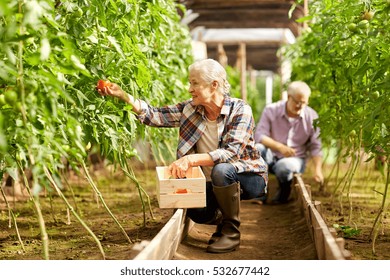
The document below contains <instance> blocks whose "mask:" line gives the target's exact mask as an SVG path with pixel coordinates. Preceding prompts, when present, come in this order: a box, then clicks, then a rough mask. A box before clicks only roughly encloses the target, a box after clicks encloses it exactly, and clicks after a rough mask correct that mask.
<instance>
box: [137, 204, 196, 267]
mask: <svg viewBox="0 0 390 280" xmlns="http://www.w3.org/2000/svg"><path fill="white" fill-rule="evenodd" d="M186 212H187V211H186V209H177V210H176V211H175V213H174V214H173V216H172V217H171V219H170V220H169V221H168V223H166V224H165V226H164V227H163V228H162V229H161V231H160V232H159V233H158V234H157V235H156V236H155V237H154V238H153V239H152V241H150V242H149V244H147V245H146V246H145V248H143V249H142V251H141V252H140V253H139V254H138V255H136V256H135V257H134V258H133V259H134V260H170V259H172V257H173V255H174V254H175V253H176V250H177V247H178V246H179V244H180V242H181V241H182V239H183V238H184V237H185V236H186V235H187V234H188V231H189V230H190V229H191V227H192V226H193V222H192V221H191V220H190V219H188V218H186Z"/></svg>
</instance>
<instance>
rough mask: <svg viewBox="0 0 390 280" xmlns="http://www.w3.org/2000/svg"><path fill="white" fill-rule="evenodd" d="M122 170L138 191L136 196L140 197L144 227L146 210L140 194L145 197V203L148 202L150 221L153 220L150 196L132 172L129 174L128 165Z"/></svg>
mask: <svg viewBox="0 0 390 280" xmlns="http://www.w3.org/2000/svg"><path fill="white" fill-rule="evenodd" d="M122 170H123V172H124V173H125V174H126V176H127V177H129V179H131V180H132V181H133V182H134V183H135V185H136V188H137V189H138V194H139V196H140V199H141V203H142V210H143V213H144V226H145V225H146V210H145V202H144V200H143V197H142V193H143V194H144V195H145V196H146V199H147V202H148V206H149V212H150V216H151V217H152V219H154V214H153V211H152V206H151V204H150V196H149V195H148V193H147V192H146V191H145V190H144V188H143V187H142V186H141V184H140V183H139V181H138V180H137V178H136V177H135V176H134V173H133V172H132V174H130V168H129V166H128V165H126V166H125V167H122Z"/></svg>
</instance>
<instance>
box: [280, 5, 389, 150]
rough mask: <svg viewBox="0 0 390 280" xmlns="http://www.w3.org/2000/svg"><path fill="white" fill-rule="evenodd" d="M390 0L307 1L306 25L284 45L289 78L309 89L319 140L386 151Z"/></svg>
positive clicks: (351, 147)
mask: <svg viewBox="0 0 390 280" xmlns="http://www.w3.org/2000/svg"><path fill="white" fill-rule="evenodd" d="M389 12H390V4H389V3H388V1H357V0H346V1H329V0H328V1H313V3H312V6H311V10H310V14H311V17H310V20H311V21H310V22H309V28H308V29H307V30H306V31H305V32H304V34H302V36H300V37H299V38H298V40H297V43H296V44H294V45H292V46H291V47H286V49H285V50H284V53H285V55H286V56H287V57H288V58H289V59H291V60H292V65H293V73H292V79H300V80H304V81H306V82H307V83H308V84H309V85H310V86H311V87H312V89H313V98H311V102H312V104H313V106H314V107H315V108H317V109H318V112H319V115H320V118H319V122H318V125H319V126H320V128H321V132H322V133H321V135H322V138H323V141H324V143H326V144H328V145H331V143H334V142H332V141H333V140H337V143H338V144H340V143H341V146H344V147H348V149H347V151H346V153H345V156H350V155H352V154H353V153H354V152H356V151H358V150H359V149H360V148H361V147H364V149H365V150H366V151H367V152H369V153H373V154H382V155H389V153H390V146H389V142H390V141H389V140H390V135H389V133H388V128H389V127H390V120H389V118H388V115H389V113H390V111H389V108H390V98H389V95H388V93H389V90H390V71H389V68H388V65H389V62H390V51H389V48H388V46H389V44H390V34H389V32H388V30H389V29H390V20H389Z"/></svg>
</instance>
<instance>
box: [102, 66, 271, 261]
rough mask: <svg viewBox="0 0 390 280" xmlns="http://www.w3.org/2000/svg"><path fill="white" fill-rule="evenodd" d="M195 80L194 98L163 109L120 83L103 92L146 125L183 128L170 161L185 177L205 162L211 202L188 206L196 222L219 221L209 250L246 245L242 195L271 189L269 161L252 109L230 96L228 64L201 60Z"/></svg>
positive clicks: (191, 77)
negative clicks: (258, 142) (257, 140)
mask: <svg viewBox="0 0 390 280" xmlns="http://www.w3.org/2000/svg"><path fill="white" fill-rule="evenodd" d="M189 82H190V87H189V92H190V93H191V95H192V98H191V99H189V100H186V101H183V102H181V103H178V104H175V105H168V106H163V107H159V108H156V107H153V106H150V105H149V104H148V103H146V102H145V101H143V100H139V99H134V97H133V96H132V95H129V94H127V93H126V92H124V91H123V90H122V89H121V88H120V87H119V86H118V85H116V84H111V85H110V86H109V87H107V88H105V89H103V90H100V89H98V91H99V93H100V94H101V95H109V96H113V97H117V98H120V99H122V100H123V101H124V102H127V103H129V104H131V105H132V106H133V111H134V112H135V113H136V114H137V117H138V119H139V120H140V121H141V122H142V123H143V124H145V125H149V126H154V127H179V144H178V148H177V160H175V161H174V162H172V164H171V165H170V166H169V170H170V171H171V174H172V176H174V177H176V178H184V177H185V174H186V171H187V170H188V168H190V167H193V166H201V168H202V170H203V172H204V174H205V176H206V179H207V184H206V197H207V198H206V199H207V202H206V207H205V208H191V209H188V210H187V215H188V216H189V217H190V218H191V219H192V220H193V221H194V222H196V223H205V224H215V225H217V230H216V232H215V233H214V234H213V235H212V237H211V239H210V241H209V246H208V247H207V251H208V252H210V253H225V252H230V251H233V250H236V249H237V248H238V247H239V245H240V231H239V226H240V217H239V213H240V200H241V199H252V198H257V197H261V196H264V195H265V194H266V185H267V181H268V173H267V165H266V163H265V161H264V160H263V159H262V157H261V155H260V153H259V151H258V150H257V149H256V148H255V143H254V135H253V132H254V119H253V115H252V109H251V107H250V106H249V105H248V104H246V103H245V102H244V101H243V100H241V99H238V98H232V97H230V96H229V89H230V85H229V83H228V81H227V76H226V71H225V69H224V68H223V67H222V65H221V64H219V63H218V62H217V61H215V60H213V59H205V60H200V61H197V62H195V63H194V64H192V65H191V66H190V67H189Z"/></svg>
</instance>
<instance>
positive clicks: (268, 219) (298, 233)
mask: <svg viewBox="0 0 390 280" xmlns="http://www.w3.org/2000/svg"><path fill="white" fill-rule="evenodd" d="M214 230H215V226H211V225H199V224H195V226H194V227H193V228H192V229H191V231H190V232H189V235H188V236H187V237H186V238H185V239H184V240H183V242H182V243H181V244H180V245H179V248H178V250H177V253H176V255H175V256H174V259H179V260H315V259H317V253H316V250H315V247H314V244H313V241H312V239H311V236H310V234H309V231H308V226H307V224H306V220H305V219H304V218H303V216H302V214H301V213H300V209H299V208H298V206H297V205H296V203H295V202H290V203H288V204H285V205H267V204H265V205H259V204H258V203H256V202H253V201H242V202H241V226H240V231H241V243H240V248H239V249H238V250H236V251H233V252H230V253H225V254H210V253H207V252H206V248H207V242H208V240H209V238H210V236H211V234H212V233H213V232H214Z"/></svg>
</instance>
